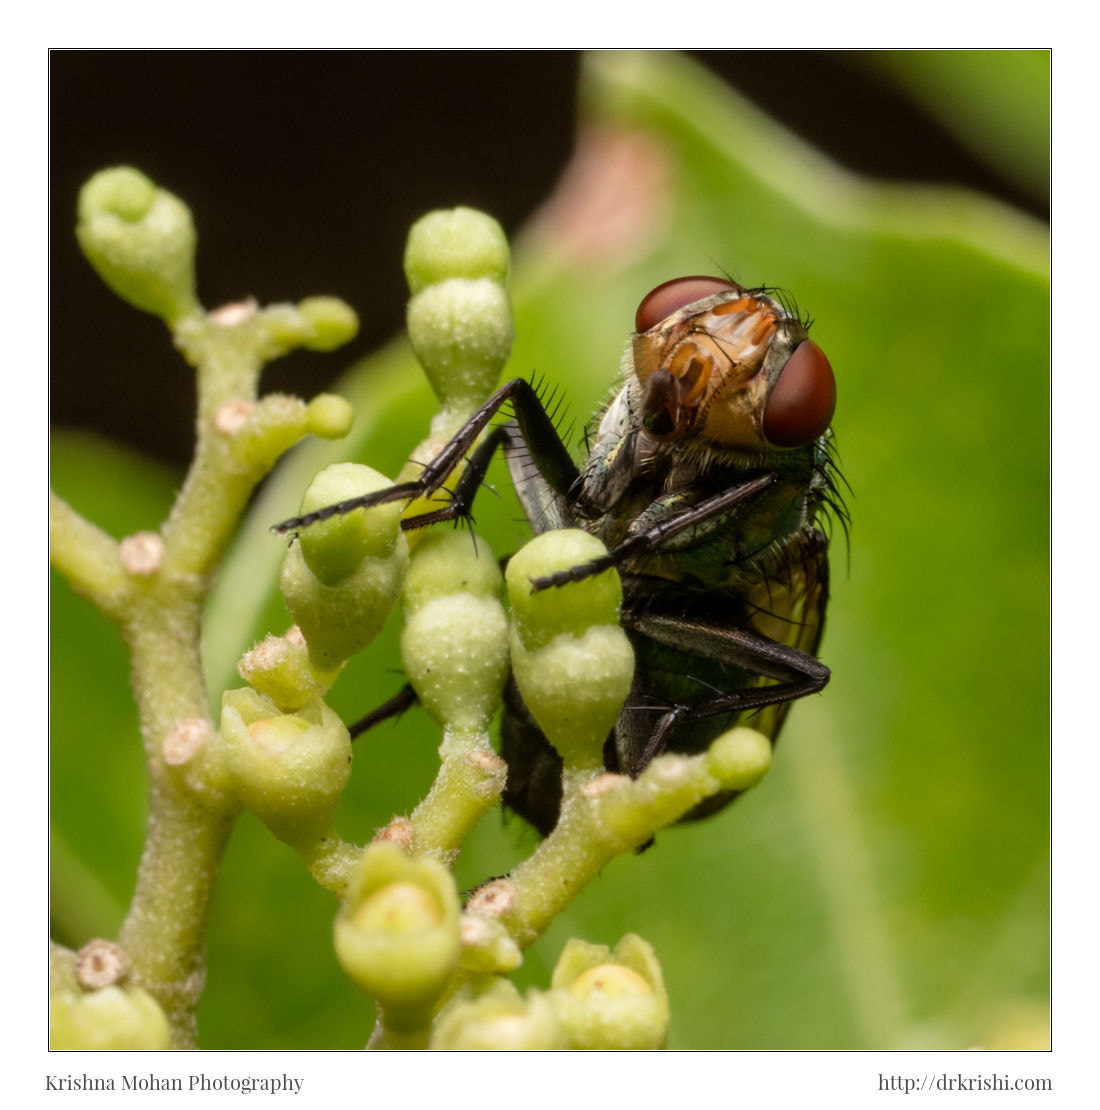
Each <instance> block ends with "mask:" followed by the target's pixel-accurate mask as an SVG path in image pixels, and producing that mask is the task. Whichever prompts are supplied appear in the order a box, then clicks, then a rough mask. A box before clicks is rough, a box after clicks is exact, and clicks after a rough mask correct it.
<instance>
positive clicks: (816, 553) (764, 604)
mask: <svg viewBox="0 0 1100 1110" xmlns="http://www.w3.org/2000/svg"><path fill="white" fill-rule="evenodd" d="M827 548H828V540H827V539H826V537H825V534H824V533H823V532H822V531H820V530H819V529H817V528H814V529H812V530H810V531H809V532H808V533H807V534H806V535H805V537H804V538H803V539H802V540H801V542H800V543H798V544H796V545H794V549H793V550H791V551H789V552H788V553H787V555H788V557H787V558H786V559H785V561H784V562H783V563H782V564H781V565H780V566H779V568H778V569H777V570H776V571H774V572H773V573H771V574H769V575H768V576H767V577H766V578H765V579H764V580H763V581H762V582H761V583H760V584H759V585H758V586H756V587H754V588H753V589H752V590H751V591H750V592H749V594H748V597H747V602H748V604H749V606H750V607H751V608H752V609H753V613H752V616H751V617H750V618H749V627H750V628H751V629H752V630H753V631H754V632H759V633H761V634H762V635H764V636H767V637H769V638H770V639H772V640H776V641H777V642H779V643H781V644H787V645H788V646H790V647H793V648H798V650H799V651H804V652H806V653H807V654H808V655H813V656H815V657H816V655H817V651H818V647H819V646H820V644H821V635H822V632H823V631H824V625H825V607H826V605H827V603H828V600H829V559H828V552H827ZM793 704H794V703H793V702H782V703H780V704H779V705H769V706H767V707H766V708H764V709H761V710H760V711H759V712H757V713H754V714H753V715H751V716H750V717H748V718H747V720H746V721H745V724H747V725H748V726H749V727H751V728H755V729H758V730H759V731H760V732H762V733H764V735H765V736H768V737H770V738H771V739H772V741H774V740H775V739H776V738H777V737H778V736H779V731H780V729H781V728H782V727H783V722H784V720H786V717H787V713H788V712H789V711H790V708H791V705H793Z"/></svg>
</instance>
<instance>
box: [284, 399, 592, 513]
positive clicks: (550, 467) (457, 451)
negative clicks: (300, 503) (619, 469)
mask: <svg viewBox="0 0 1100 1110" xmlns="http://www.w3.org/2000/svg"><path fill="white" fill-rule="evenodd" d="M506 401H510V402H511V404H512V412H513V414H514V416H515V420H516V424H517V426H518V428H519V434H520V435H521V436H522V437H523V440H524V442H525V443H526V445H527V448H528V450H529V452H530V455H531V459H532V461H533V462H534V463H535V465H536V467H537V468H538V470H539V473H540V474H541V475H542V476H543V478H544V479H545V480H546V482H547V483H548V484H549V485H550V486H551V487H552V488H553V489H554V490H555V491H556V492H558V493H560V494H561V495H562V496H564V495H565V494H567V493H568V491H569V489H570V487H571V486H572V485H573V483H574V482H575V481H576V480H577V476H578V474H577V468H576V466H575V464H574V463H573V461H572V459H571V458H570V457H569V452H568V450H567V449H566V447H565V444H564V443H562V441H561V438H560V437H559V436H558V433H557V429H556V428H555V427H554V422H553V421H552V420H551V419H550V417H549V416H548V415H547V413H546V410H545V409H544V408H543V407H542V402H541V401H540V400H539V398H538V394H537V393H536V392H535V390H534V388H533V387H532V386H531V384H530V383H529V382H526V381H524V380H523V379H522V378H515V379H514V380H512V381H510V382H507V383H505V384H504V385H502V386H501V387H500V389H498V390H497V391H496V393H494V394H493V395H492V396H491V397H490V398H489V399H488V400H487V401H485V402H484V403H483V404H482V405H481V407H480V408H479V409H478V410H477V411H476V412H475V413H474V414H473V416H471V417H470V419H469V420H467V421H466V423H465V424H463V426H462V427H461V428H460V429H459V430H458V432H457V433H456V434H455V435H454V437H453V438H452V439H451V440H450V441H449V442H448V443H447V444H446V446H444V448H443V450H442V451H440V452H439V454H438V455H436V457H435V458H434V459H432V460H431V462H429V463H428V464H427V465H426V466H425V467H424V469H423V470H422V471H421V472H420V474H419V475H418V476H417V478H416V479H415V480H414V481H411V482H401V483H399V484H398V485H395V486H390V487H389V488H388V489H383V490H376V491H375V492H374V493H368V494H365V495H364V496H362V497H353V498H351V499H350V500H347V501H338V502H336V503H335V504H333V505H326V506H325V507H324V508H322V509H317V510H316V511H315V512H312V513H305V514H304V515H303V516H296V517H291V518H290V519H289V520H284V521H282V522H281V523H279V524H276V525H275V526H274V527H273V528H272V531H274V532H279V533H283V532H293V531H297V530H298V529H300V528H306V527H308V526H309V525H311V524H317V523H318V522H320V521H322V520H328V519H330V518H331V517H334V516H343V515H344V514H345V513H350V512H353V511H354V510H355V509H368V508H372V507H373V506H375V505H384V504H386V503H388V502H390V501H413V500H415V499H416V498H418V497H427V496H430V495H431V494H433V493H435V492H436V491H437V490H439V489H440V487H441V486H442V485H443V483H444V482H445V481H446V480H447V478H448V477H449V476H450V475H451V473H452V472H453V471H454V470H455V468H456V467H458V465H459V464H460V463H461V462H462V461H463V459H465V458H466V456H467V454H468V453H469V452H470V450H471V449H472V448H473V446H474V444H475V443H476V442H477V439H478V437H479V436H480V435H481V433H482V432H484V431H485V429H486V428H487V427H488V425H489V421H490V420H492V418H493V417H494V416H495V415H496V413H497V412H498V411H499V410H500V408H501V406H502V405H503V404H504V403H505V402H506ZM506 438H507V434H506V433H504V432H500V433H494V434H493V435H492V436H490V438H489V439H487V440H486V441H485V444H483V445H482V447H481V448H479V449H478V450H477V451H476V452H475V453H474V458H473V459H471V460H470V461H471V462H473V461H474V460H475V459H476V461H477V464H478V466H479V467H480V473H479V474H476V475H475V476H473V477H470V476H468V475H466V474H464V475H463V477H462V479H460V481H459V484H458V487H457V488H456V492H455V497H454V500H455V501H456V504H455V506H453V507H452V506H447V507H445V508H443V509H440V510H437V511H435V512H430V513H424V514H423V515H422V516H418V517H412V518H410V519H409V520H406V521H403V522H402V527H403V528H405V529H408V528H419V527H421V526H422V525H426V524H432V523H435V522H436V521H437V520H446V519H453V518H454V517H456V516H459V515H462V513H463V512H468V510H469V502H470V501H472V500H473V494H474V493H475V492H476V491H477V487H478V485H480V483H481V480H482V478H483V477H484V474H485V470H486V469H487V468H488V465H489V459H490V457H491V456H492V453H493V451H494V450H495V449H496V448H497V447H498V446H499V445H500V444H501V443H502V442H504V440H505V439H506ZM490 443H491V446H487V445H488V444H490ZM482 448H484V451H483V450H482ZM459 493H461V495H462V496H465V497H467V501H466V503H465V504H463V503H462V502H461V501H460V500H459V497H458V495H459Z"/></svg>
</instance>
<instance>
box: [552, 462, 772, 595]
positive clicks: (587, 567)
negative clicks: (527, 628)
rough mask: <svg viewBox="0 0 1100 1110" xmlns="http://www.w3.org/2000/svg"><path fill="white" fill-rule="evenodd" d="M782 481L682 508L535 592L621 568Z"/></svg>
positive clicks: (761, 479)
mask: <svg viewBox="0 0 1100 1110" xmlns="http://www.w3.org/2000/svg"><path fill="white" fill-rule="evenodd" d="M777 481H779V476H778V475H777V474H774V473H768V474H761V475H758V476H757V477H755V478H750V479H749V480H748V481H746V482H742V483H741V484H740V485H736V486H731V487H730V488H729V489H725V490H723V491H722V492H721V493H719V494H716V495H715V496H714V497H708V498H706V500H704V501H700V502H699V503H698V504H696V505H690V506H688V508H686V509H679V510H676V511H674V512H672V513H671V514H670V515H668V516H667V517H665V519H664V520H657V521H655V522H654V523H650V524H647V525H646V526H645V527H642V528H640V529H639V530H638V531H635V532H632V533H631V534H630V535H628V536H627V537H626V539H625V540H623V541H622V543H619V544H617V545H616V546H615V547H613V548H611V550H610V551H608V553H607V554H606V555H601V556H599V557H598V558H596V559H592V560H590V561H589V562H587V563H579V564H578V565H577V566H575V567H569V568H568V569H566V570H559V571H557V572H556V573H554V574H548V575H545V576H544V577H541V578H535V579H532V585H533V586H534V588H535V590H545V589H548V588H549V587H551V586H564V585H565V584H566V583H567V582H579V581H580V580H581V579H584V578H589V577H591V576H592V575H593V574H599V573H601V572H602V571H605V570H607V569H608V568H609V567H615V566H620V565H621V564H622V563H623V562H625V561H626V560H627V559H629V558H632V557H633V556H635V555H641V554H644V553H646V552H649V551H655V550H656V549H657V548H659V547H661V546H662V545H663V544H666V543H668V541H669V540H671V539H673V538H674V537H676V536H678V535H681V534H683V533H684V532H686V531H688V530H689V529H692V528H699V527H700V526H702V525H707V524H713V523H714V522H715V521H717V520H719V519H720V518H721V517H724V516H727V515H729V514H730V513H732V512H734V511H736V509H737V508H739V507H740V506H741V505H742V504H743V503H744V502H746V501H748V500H750V499H751V498H753V497H755V496H757V494H760V493H763V491H764V490H766V489H767V488H768V487H769V486H772V485H774V484H775V483H776V482H777Z"/></svg>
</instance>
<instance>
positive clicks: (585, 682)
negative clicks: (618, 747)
mask: <svg viewBox="0 0 1100 1110" xmlns="http://www.w3.org/2000/svg"><path fill="white" fill-rule="evenodd" d="M511 647H512V673H513V675H514V676H515V680H516V684H517V685H518V686H519V690H520V693H521V694H522V695H523V700H524V702H525V703H526V705H527V708H528V709H530V710H531V713H532V715H533V716H534V718H535V720H536V721H537V722H538V725H539V728H541V729H542V731H543V732H544V733H545V734H546V738H547V739H548V740H549V741H550V743H551V744H553V745H554V748H555V750H556V751H557V753H558V755H560V756H561V757H562V759H563V760H564V761H565V763H566V764H598V763H600V762H601V758H600V753H601V752H602V750H603V743H604V740H606V738H607V734H608V733H609V732H610V731H611V729H612V727H613V726H614V724H615V722H616V721H617V720H618V719H619V713H620V711H621V710H622V706H623V702H624V701H625V700H626V695H627V694H628V693H629V692H630V684H631V682H632V680H633V677H634V650H633V648H631V646H630V641H629V640H628V639H627V638H626V633H625V632H623V630H622V629H621V628H619V627H618V626H617V625H610V624H599V625H596V626H595V627H593V628H590V629H588V630H587V631H586V632H583V633H581V634H580V635H579V636H571V635H569V634H568V633H566V634H564V635H561V636H558V637H557V638H555V639H554V640H552V641H551V642H550V643H549V644H548V645H547V646H546V647H544V648H542V649H541V650H539V651H527V650H526V649H525V648H524V646H523V642H522V639H521V638H520V636H519V635H518V634H517V632H516V630H515V628H513V629H512V634H511Z"/></svg>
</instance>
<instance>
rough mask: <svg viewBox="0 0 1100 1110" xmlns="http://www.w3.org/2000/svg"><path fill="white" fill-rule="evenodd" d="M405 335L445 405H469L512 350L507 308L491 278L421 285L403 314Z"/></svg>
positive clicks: (488, 388)
mask: <svg viewBox="0 0 1100 1110" xmlns="http://www.w3.org/2000/svg"><path fill="white" fill-rule="evenodd" d="M405 324H406V327H407V328H408V332H409V341H410V342H411V343H412V347H413V351H414V352H415V354H416V357H417V359H419V361H420V365H421V366H422V367H423V368H424V373H425V374H426V375H427V377H428V381H429V382H430V383H431V386H432V389H433V390H434V391H435V395H436V397H438V398H439V402H440V404H441V405H442V406H443V407H444V408H448V407H451V406H457V407H462V408H468V409H471V410H472V409H473V408H475V407H476V406H477V405H479V404H481V402H482V401H484V400H485V398H486V397H488V396H489V394H490V393H492V391H493V390H494V389H495V388H496V384H497V381H498V380H499V378H500V371H501V368H502V367H503V366H504V364H505V363H506V362H507V361H508V355H509V354H510V353H511V351H512V339H513V335H514V333H513V329H512V308H511V305H510V303H509V301H508V294H507V292H506V291H505V289H504V287H503V286H501V285H498V284H497V283H496V282H495V281H492V280H491V279H490V278H476V279H470V278H450V279H449V280H447V281H444V282H441V283H439V284H438V285H429V286H428V287H427V288H425V289H422V290H421V291H420V292H419V293H417V294H416V295H415V296H414V297H413V298H412V299H411V300H410V301H409V305H408V309H407V311H406V315H405Z"/></svg>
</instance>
